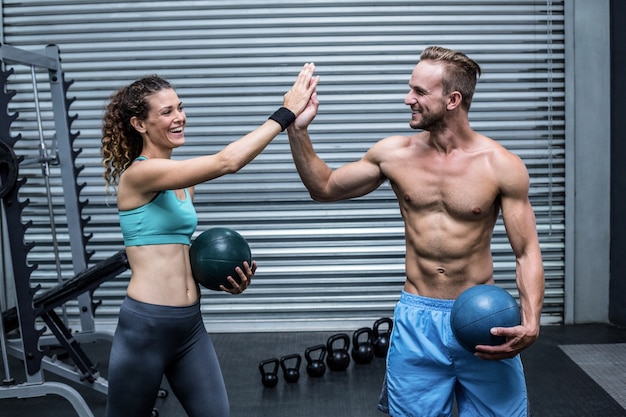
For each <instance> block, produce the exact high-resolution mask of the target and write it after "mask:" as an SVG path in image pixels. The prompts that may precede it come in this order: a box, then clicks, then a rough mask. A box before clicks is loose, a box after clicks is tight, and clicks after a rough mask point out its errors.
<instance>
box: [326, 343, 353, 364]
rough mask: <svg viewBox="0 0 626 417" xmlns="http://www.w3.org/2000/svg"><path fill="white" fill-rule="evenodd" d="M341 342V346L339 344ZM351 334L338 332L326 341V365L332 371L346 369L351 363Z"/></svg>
mask: <svg viewBox="0 0 626 417" xmlns="http://www.w3.org/2000/svg"><path fill="white" fill-rule="evenodd" d="M338 344H340V345H339V346H337V345H338ZM349 348H350V336H348V335H347V334H345V333H338V334H334V335H332V336H330V337H329V338H328V341H327V342H326V352H327V353H328V356H326V365H328V369H330V370H331V371H335V372H338V371H345V370H346V369H347V368H348V366H349V365H350V355H349V354H348V349H349Z"/></svg>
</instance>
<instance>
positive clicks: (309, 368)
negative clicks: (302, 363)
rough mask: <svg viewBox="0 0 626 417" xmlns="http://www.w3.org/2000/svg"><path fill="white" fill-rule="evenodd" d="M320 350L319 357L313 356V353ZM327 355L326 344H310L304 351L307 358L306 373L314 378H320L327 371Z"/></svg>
mask: <svg viewBox="0 0 626 417" xmlns="http://www.w3.org/2000/svg"><path fill="white" fill-rule="evenodd" d="M317 351H319V354H318V355H317V359H314V358H313V357H312V356H311V353H313V352H317ZM325 356H326V346H324V345H315V346H310V347H308V348H306V349H305V351H304V358H305V359H306V362H307V365H306V373H307V374H309V376H310V377H312V378H319V377H322V376H324V373H325V372H326V365H324V357H325Z"/></svg>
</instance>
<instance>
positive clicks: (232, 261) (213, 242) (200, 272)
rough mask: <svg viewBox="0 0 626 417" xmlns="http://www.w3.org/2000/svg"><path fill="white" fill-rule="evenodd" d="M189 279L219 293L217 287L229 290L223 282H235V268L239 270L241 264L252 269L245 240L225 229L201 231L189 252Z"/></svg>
mask: <svg viewBox="0 0 626 417" xmlns="http://www.w3.org/2000/svg"><path fill="white" fill-rule="evenodd" d="M189 259H190V261H191V272H192V274H193V278H194V279H195V280H196V282H198V283H199V284H200V285H202V286H203V287H205V288H208V289H210V290H214V291H219V290H220V285H224V287H226V288H232V286H231V285H230V283H229V282H228V280H227V279H226V278H228V277H229V276H231V277H233V278H234V279H235V280H236V281H237V282H239V274H237V272H235V268H236V267H237V266H239V267H240V268H241V269H243V261H247V262H248V265H252V253H251V252H250V246H249V245H248V242H247V241H246V239H244V237H243V236H241V235H240V234H239V233H237V232H236V231H234V230H232V229H229V228H227V227H214V228H212V229H208V230H205V231H204V232H202V233H200V234H199V235H198V237H196V238H195V240H194V241H193V243H192V244H191V247H190V248H189Z"/></svg>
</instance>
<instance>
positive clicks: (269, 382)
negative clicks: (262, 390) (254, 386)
mask: <svg viewBox="0 0 626 417" xmlns="http://www.w3.org/2000/svg"><path fill="white" fill-rule="evenodd" d="M270 364H273V365H274V367H273V369H272V370H270V371H268V370H267V369H266V367H267V365H270ZM259 371H261V382H262V383H263V386H264V387H266V388H274V387H275V386H276V384H278V358H270V359H265V360H262V361H261V362H260V363H259Z"/></svg>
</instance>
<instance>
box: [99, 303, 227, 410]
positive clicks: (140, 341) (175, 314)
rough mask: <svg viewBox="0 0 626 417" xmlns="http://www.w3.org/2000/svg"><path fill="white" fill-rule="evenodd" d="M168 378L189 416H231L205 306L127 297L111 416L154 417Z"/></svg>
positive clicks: (112, 368) (112, 373) (114, 355)
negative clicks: (204, 317) (163, 303)
mask: <svg viewBox="0 0 626 417" xmlns="http://www.w3.org/2000/svg"><path fill="white" fill-rule="evenodd" d="M163 375H165V376H166V377H167V380H168V382H169V384H170V387H171V388H172V391H173V392H174V395H176V397H177V398H178V400H179V401H180V403H181V404H182V406H183V408H184V409H185V411H186V412H187V415H188V416H189V417H212V416H215V417H227V416H229V415H230V409H229V404H228V396H227V394H226V386H225V385H224V379H223V377H222V371H221V369H220V366H219V363H218V360H217V355H216V354H215V349H214V348H213V343H212V342H211V338H210V337H209V335H208V333H207V332H206V330H205V328H204V323H203V322H202V315H201V313H200V303H199V302H198V303H196V304H194V305H191V306H188V307H170V306H160V305H153V304H146V303H142V302H139V301H136V300H133V299H131V298H129V297H126V298H125V299H124V301H123V302H122V306H121V309H120V314H119V323H118V326H117V329H116V331H115V336H114V338H113V346H112V347H111V357H110V360H109V373H108V381H109V389H108V400H107V407H106V414H105V415H106V417H149V416H150V414H151V412H152V408H153V407H154V403H155V400H156V398H157V394H158V390H159V387H160V385H161V381H162V379H163Z"/></svg>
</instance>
